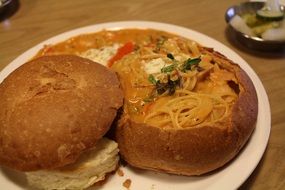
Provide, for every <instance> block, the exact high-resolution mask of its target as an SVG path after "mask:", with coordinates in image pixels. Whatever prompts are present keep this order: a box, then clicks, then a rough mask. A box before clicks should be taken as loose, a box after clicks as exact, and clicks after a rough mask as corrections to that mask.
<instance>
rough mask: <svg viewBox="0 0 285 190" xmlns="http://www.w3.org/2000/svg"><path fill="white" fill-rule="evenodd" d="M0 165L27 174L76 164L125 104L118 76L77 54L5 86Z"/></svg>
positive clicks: (39, 64) (40, 64) (23, 69)
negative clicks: (26, 172) (123, 103)
mask: <svg viewBox="0 0 285 190" xmlns="http://www.w3.org/2000/svg"><path fill="white" fill-rule="evenodd" d="M0 99H1V101H0V108H1V109H0V164H2V165H5V166H8V167H10V168H13V169H17V170H21V171H35V170H44V169H54V168H59V167H62V166H65V165H67V164H71V163H74V162H75V161H76V160H77V159H78V158H79V156H80V155H81V154H82V153H83V152H84V151H86V150H88V149H90V148H93V147H94V146H96V143H97V141H98V140H99V139H101V138H102V136H103V135H104V134H105V133H106V132H107V131H108V129H109V128H110V125H111V123H112V122H113V120H114V118H115V116H116V114H117V110H118V109H119V108H120V107H121V105H122V101H123V100H122V91H121V89H120V84H119V81H118V79H117V76H116V74H115V72H113V71H111V70H109V69H108V68H106V67H104V66H102V65H100V64H97V63H94V62H92V61H90V60H87V59H84V58H80V57H77V56H72V55H58V56H43V57H40V58H37V59H35V60H32V61H29V62H28V63H25V64H24V65H22V66H20V67H19V68H17V69H16V70H15V71H13V72H12V73H11V74H10V75H9V76H8V77H7V78H6V79H5V80H4V81H3V82H2V83H1V84H0Z"/></svg>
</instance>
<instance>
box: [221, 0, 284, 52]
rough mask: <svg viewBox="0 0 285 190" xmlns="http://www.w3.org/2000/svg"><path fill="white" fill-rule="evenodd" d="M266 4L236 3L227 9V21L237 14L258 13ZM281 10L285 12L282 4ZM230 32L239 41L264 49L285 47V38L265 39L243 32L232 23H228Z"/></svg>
mask: <svg viewBox="0 0 285 190" xmlns="http://www.w3.org/2000/svg"><path fill="white" fill-rule="evenodd" d="M263 6H264V2H245V3H241V4H240V5H234V6H232V7H230V8H228V10H227V11H226V14H225V19H226V22H227V23H229V21H230V20H231V19H232V18H233V17H234V16H235V15H242V14H245V13H256V11H257V10H259V9H261V8H262V7H263ZM281 10H282V11H283V12H284V10H285V7H284V6H281ZM228 26H229V29H230V32H232V33H233V34H234V36H235V37H236V38H237V40H238V41H240V42H241V43H242V44H244V45H245V46H247V47H249V48H252V49H256V50H263V51H275V50H280V49H283V48H285V40H280V41H277V40H264V39H262V38H259V37H251V36H249V35H247V34H244V33H241V32H239V31H237V30H236V29H235V28H233V27H232V26H231V25H230V24H229V25H228Z"/></svg>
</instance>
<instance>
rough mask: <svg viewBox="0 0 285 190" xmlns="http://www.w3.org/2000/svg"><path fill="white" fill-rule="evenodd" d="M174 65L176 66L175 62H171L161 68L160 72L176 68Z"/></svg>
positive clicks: (167, 71)
mask: <svg viewBox="0 0 285 190" xmlns="http://www.w3.org/2000/svg"><path fill="white" fill-rule="evenodd" d="M176 67H177V64H176V63H173V64H171V65H169V66H166V67H163V68H162V69H161V72H162V73H169V72H172V71H173V70H174V69H176Z"/></svg>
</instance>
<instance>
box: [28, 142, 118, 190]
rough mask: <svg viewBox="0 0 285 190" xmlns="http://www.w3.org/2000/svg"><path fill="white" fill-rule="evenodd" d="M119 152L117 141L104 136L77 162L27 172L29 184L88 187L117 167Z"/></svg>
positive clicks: (49, 188) (62, 187)
mask: <svg viewBox="0 0 285 190" xmlns="http://www.w3.org/2000/svg"><path fill="white" fill-rule="evenodd" d="M118 152H119V149H118V145H117V143H116V142H114V141H112V140H109V139H107V138H103V139H101V140H100V141H99V142H98V143H97V144H96V147H95V148H94V149H92V150H89V151H87V152H85V153H83V155H82V156H81V157H80V158H79V160H78V161H77V162H76V163H74V164H71V165H68V166H65V167H62V168H59V169H56V170H40V171H33V172H26V176H27V180H28V183H29V185H31V186H33V187H35V188H38V189H45V190H51V189H61V190H64V189H69V190H72V189H76V190H78V189H86V188H88V187H90V186H91V185H93V184H94V183H96V182H98V181H101V180H104V179H105V175H106V174H107V173H109V172H112V171H114V170H115V169H116V167H117V165H118V161H119V156H118Z"/></svg>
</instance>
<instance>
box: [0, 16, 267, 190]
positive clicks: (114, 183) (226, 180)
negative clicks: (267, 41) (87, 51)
mask: <svg viewBox="0 0 285 190" xmlns="http://www.w3.org/2000/svg"><path fill="white" fill-rule="evenodd" d="M122 28H153V29H158V30H164V31H168V32H171V33H176V34H178V35H181V36H184V37H186V38H190V39H193V40H195V41H197V42H199V43H200V44H202V45H204V46H208V47H213V48H214V49H215V50H217V51H219V52H221V53H223V54H224V55H226V56H227V57H228V58H230V59H231V60H233V61H234V62H236V63H238V64H239V65H240V66H241V67H242V68H243V69H244V70H245V71H246V72H247V74H248V75H249V76H250V78H251V80H252V81H253V83H254V86H255V88H256V91H257V95H258V107H259V110H258V118H257V124H256V129H255V131H254V133H253V134H252V136H251V138H250V141H249V142H248V143H247V144H246V146H245V148H244V149H243V150H242V151H241V152H240V154H239V155H238V156H237V157H236V158H235V159H234V160H233V161H231V162H230V163H229V164H227V165H226V166H225V167H223V168H222V169H219V170H218V171H216V172H213V173H211V174H209V175H205V176H202V177H184V176H175V175H168V174H159V173H154V172H149V171H143V170H136V169H132V168H130V167H128V166H126V167H122V170H123V172H124V176H123V177H121V176H119V175H117V174H115V175H112V176H111V177H109V179H108V181H107V183H106V184H105V185H103V186H100V187H95V188H92V189H104V190H105V189H108V190H117V189H122V190H126V188H125V187H123V185H122V183H123V182H124V181H125V180H126V179H130V180H131V181H132V183H131V187H130V189H131V190H174V189H175V190H185V189H187V190H191V189H227V190H228V189H236V188H238V187H239V186H240V185H241V184H242V183H243V182H244V181H245V180H246V179H247V178H248V177H249V175H250V174H251V173H252V171H253V170H254V169H255V167H256V166H257V164H258V162H259V161H260V159H261V157H262V155H263V153H264V150H265V148H266V145H267V142H268V137H269V133H270V127H271V114H270V107H269V102H268V97H267V94H266V92H265V89H264V87H263V85H262V83H261V81H260V79H259V78H258V76H257V75H256V73H255V72H254V71H253V70H252V68H251V67H250V66H249V65H248V64H247V63H246V62H245V61H244V60H243V59H242V58H241V57H240V56H239V55H237V54H236V53H235V52H234V51H232V50H231V49H229V48H228V47H226V46H225V45H223V44H221V43H220V42H218V41H216V40H214V39H212V38H210V37H208V36H205V35H203V34H201V33H198V32H196V31H193V30H190V29H187V28H183V27H179V26H175V25H170V24H163V23H156V22H142V21H128V22H114V23H103V24H97V25H92V26H87V27H84V28H79V29H75V30H72V31H69V32H66V33H63V34H60V35H58V36H55V37H53V38H50V39H48V40H46V41H44V42H42V43H40V44H38V45H36V46H35V47H33V48H31V49H29V50H28V51H26V52H25V53H23V54H22V55H20V56H19V57H17V58H16V59H15V60H14V61H12V62H11V63H10V64H9V65H8V66H7V67H6V68H4V69H3V70H2V72H1V73H0V82H1V81H2V80H3V79H4V78H5V77H6V76H7V75H8V74H9V73H10V72H12V71H13V70H14V69H16V68H17V67H19V66H20V65H21V64H23V63H24V62H26V61H27V60H29V59H30V58H31V57H33V56H34V55H35V54H36V53H37V52H38V50H40V49H41V48H42V47H43V45H45V44H54V43H58V42H60V41H64V40H66V39H68V38H70V37H72V36H76V35H78V34H84V33H92V32H96V31H100V30H102V29H112V30H113V29H122ZM0 184H1V189H5V190H19V189H25V184H26V182H25V180H24V178H23V175H22V174H21V173H16V172H14V171H10V170H8V169H2V170H1V172H0Z"/></svg>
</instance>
